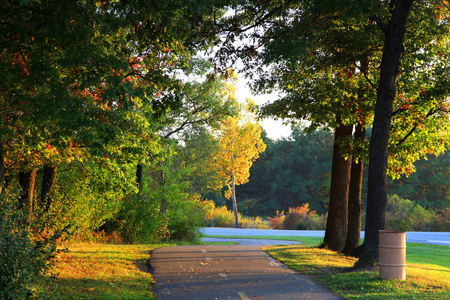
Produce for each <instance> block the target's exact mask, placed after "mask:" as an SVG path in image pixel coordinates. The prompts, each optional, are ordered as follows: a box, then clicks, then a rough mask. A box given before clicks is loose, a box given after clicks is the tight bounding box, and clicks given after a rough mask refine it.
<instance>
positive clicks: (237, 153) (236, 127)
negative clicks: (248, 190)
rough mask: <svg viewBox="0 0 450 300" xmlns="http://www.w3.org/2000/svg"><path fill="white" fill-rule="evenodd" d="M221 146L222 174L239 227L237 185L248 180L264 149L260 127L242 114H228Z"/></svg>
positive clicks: (221, 137)
mask: <svg viewBox="0 0 450 300" xmlns="http://www.w3.org/2000/svg"><path fill="white" fill-rule="evenodd" d="M219 144H220V150H219V153H217V163H218V164H219V174H221V176H223V177H224V178H225V185H226V186H228V192H229V197H228V198H231V200H232V203H233V210H234V220H235V221H234V222H235V223H234V225H235V227H236V228H239V219H238V211H237V204H236V185H239V184H244V183H246V182H248V178H249V176H250V173H249V171H250V167H251V166H252V164H253V161H254V160H255V159H257V158H258V157H259V155H260V153H262V152H263V151H264V150H265V149H266V145H265V144H264V143H263V141H262V139H261V127H260V125H258V124H255V123H251V122H250V121H248V120H245V118H244V117H243V116H240V117H237V118H231V117H230V118H228V119H227V120H225V121H224V122H223V124H222V125H221V127H220V133H219Z"/></svg>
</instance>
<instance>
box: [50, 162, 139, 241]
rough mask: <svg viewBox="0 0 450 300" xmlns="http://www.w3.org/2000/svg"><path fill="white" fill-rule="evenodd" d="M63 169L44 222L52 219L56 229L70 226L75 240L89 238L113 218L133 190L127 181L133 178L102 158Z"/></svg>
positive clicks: (73, 164) (77, 163)
mask: <svg viewBox="0 0 450 300" xmlns="http://www.w3.org/2000/svg"><path fill="white" fill-rule="evenodd" d="M65 168H67V169H63V168H60V172H59V174H58V178H57V182H58V184H57V187H56V190H55V200H54V202H53V205H52V208H51V210H50V211H49V215H48V216H47V219H53V220H54V221H55V222H56V223H57V225H58V226H59V227H60V228H63V227H65V226H70V228H71V230H70V231H71V234H72V235H73V236H75V237H77V238H80V239H86V238H87V239H89V238H90V235H91V234H92V233H93V232H94V231H96V230H98V228H99V227H100V226H102V225H103V224H104V223H105V222H106V221H107V220H110V219H112V218H114V217H115V216H116V214H117V213H118V212H119V210H120V209H121V207H122V205H123V204H122V203H121V202H122V199H123V198H124V197H125V195H127V192H132V191H134V188H135V187H134V186H133V185H132V183H131V182H129V181H128V180H127V178H132V179H133V175H132V174H130V172H128V171H129V170H126V169H125V170H124V169H122V168H120V167H119V166H118V165H117V164H115V163H114V162H113V161H110V160H109V159H104V158H99V159H91V160H89V161H84V162H83V163H80V162H76V161H75V162H72V163H70V164H68V165H66V166H65ZM127 173H128V174H127ZM127 188H128V190H127Z"/></svg>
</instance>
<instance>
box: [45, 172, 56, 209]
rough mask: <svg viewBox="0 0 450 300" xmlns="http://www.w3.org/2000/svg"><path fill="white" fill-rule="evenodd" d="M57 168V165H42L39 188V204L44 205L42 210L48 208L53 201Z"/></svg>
mask: <svg viewBox="0 0 450 300" xmlns="http://www.w3.org/2000/svg"><path fill="white" fill-rule="evenodd" d="M57 170H58V169H57V167H53V166H44V173H43V175H42V189H41V205H42V206H43V207H44V212H48V211H49V210H50V206H51V205H52V202H53V197H54V191H55V184H56V173H57Z"/></svg>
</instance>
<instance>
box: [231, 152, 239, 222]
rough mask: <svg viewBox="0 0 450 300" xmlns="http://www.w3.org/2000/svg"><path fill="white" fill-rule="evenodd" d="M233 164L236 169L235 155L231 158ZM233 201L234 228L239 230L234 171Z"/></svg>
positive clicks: (232, 182)
mask: <svg viewBox="0 0 450 300" xmlns="http://www.w3.org/2000/svg"><path fill="white" fill-rule="evenodd" d="M231 162H232V165H233V168H234V155H232V157H231ZM231 201H232V202H233V211H234V227H235V228H239V215H238V210H237V203H236V184H235V178H234V170H233V172H232V173H231Z"/></svg>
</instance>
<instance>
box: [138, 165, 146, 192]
mask: <svg viewBox="0 0 450 300" xmlns="http://www.w3.org/2000/svg"><path fill="white" fill-rule="evenodd" d="M143 171H144V166H143V165H142V164H141V163H139V164H138V165H137V167H136V185H137V187H138V189H139V193H142V173H143Z"/></svg>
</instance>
